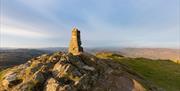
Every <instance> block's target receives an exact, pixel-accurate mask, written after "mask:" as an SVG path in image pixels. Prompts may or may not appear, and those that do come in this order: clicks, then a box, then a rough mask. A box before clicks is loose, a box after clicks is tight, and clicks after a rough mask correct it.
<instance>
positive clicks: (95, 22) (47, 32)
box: [0, 0, 180, 49]
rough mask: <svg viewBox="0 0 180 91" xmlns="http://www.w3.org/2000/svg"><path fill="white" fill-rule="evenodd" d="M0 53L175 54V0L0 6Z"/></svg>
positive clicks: (179, 31)
mask: <svg viewBox="0 0 180 91" xmlns="http://www.w3.org/2000/svg"><path fill="white" fill-rule="evenodd" d="M0 1H1V3H0V5H1V6H0V10H1V12H0V13H1V14H0V17H1V18H0V26H1V28H0V29H1V30H0V48H47V47H68V46H69V42H70V38H71V29H72V28H73V27H77V28H78V29H79V30H80V31H81V39H82V46H83V47H118V48H119V47H132V48H173V49H180V1H179V0H135V1H134V0H98V1H97V0H91V1H84V0H75V1H69V0H46V2H45V1H44V0H12V1H9V0H0Z"/></svg>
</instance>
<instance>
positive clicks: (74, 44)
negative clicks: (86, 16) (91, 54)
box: [69, 28, 83, 55]
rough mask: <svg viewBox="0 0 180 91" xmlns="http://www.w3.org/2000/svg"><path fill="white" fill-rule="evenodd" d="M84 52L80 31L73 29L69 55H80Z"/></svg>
mask: <svg viewBox="0 0 180 91" xmlns="http://www.w3.org/2000/svg"><path fill="white" fill-rule="evenodd" d="M82 52H83V48H82V47H81V38H80V31H79V30H78V29H77V28H73V30H72V36H71V41H70V45H69V53H72V54H73V55H80V54H81V53H82Z"/></svg>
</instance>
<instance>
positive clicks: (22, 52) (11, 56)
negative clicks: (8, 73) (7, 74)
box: [0, 49, 47, 68]
mask: <svg viewBox="0 0 180 91" xmlns="http://www.w3.org/2000/svg"><path fill="white" fill-rule="evenodd" d="M44 53H47V52H45V51H40V50H35V49H1V50H0V68H4V67H9V66H14V65H18V64H22V63H25V62H27V60H29V59H31V58H33V57H36V56H39V55H41V54H44Z"/></svg>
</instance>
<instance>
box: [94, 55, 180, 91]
mask: <svg viewBox="0 0 180 91" xmlns="http://www.w3.org/2000/svg"><path fill="white" fill-rule="evenodd" d="M97 56H98V57H100V58H103V57H104V58H111V59H113V60H114V61H118V62H120V63H121V64H123V65H126V66H128V68H129V69H131V70H132V71H134V72H136V73H137V74H139V75H141V76H142V77H143V78H145V79H146V80H148V81H150V82H151V83H152V84H154V85H157V86H158V87H161V88H163V89H165V90H166V91H180V64H176V63H173V62H171V61H162V60H151V59H145V58H125V57H124V58H120V57H117V56H116V57H115V56H113V55H112V56H111V55H108V57H107V56H106V55H104V54H103V55H97Z"/></svg>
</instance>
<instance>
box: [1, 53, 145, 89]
mask: <svg viewBox="0 0 180 91" xmlns="http://www.w3.org/2000/svg"><path fill="white" fill-rule="evenodd" d="M138 79H140V78H138V77H135V76H133V74H130V73H128V72H126V70H124V69H123V68H122V67H121V65H120V64H118V63H115V62H113V61H111V60H105V59H99V58H97V57H95V56H93V55H91V54H87V53H82V54H81V55H73V54H71V53H62V52H57V53H54V54H52V55H42V56H39V57H36V58H33V59H31V60H29V61H28V62H27V63H25V64H21V65H19V66H15V67H12V68H8V69H7V70H4V71H3V72H2V73H1V77H0V91H145V88H144V87H143V85H142V84H141V83H139V80H138Z"/></svg>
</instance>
